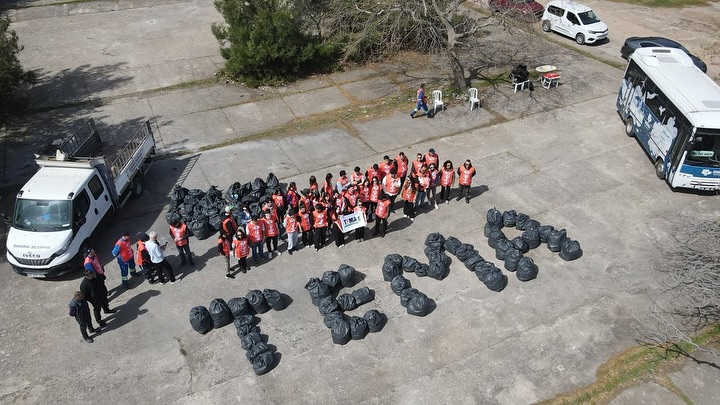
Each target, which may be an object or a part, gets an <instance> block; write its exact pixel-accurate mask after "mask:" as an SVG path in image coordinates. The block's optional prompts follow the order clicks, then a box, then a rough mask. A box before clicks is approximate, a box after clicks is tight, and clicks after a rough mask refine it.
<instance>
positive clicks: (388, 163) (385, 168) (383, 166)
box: [378, 155, 397, 181]
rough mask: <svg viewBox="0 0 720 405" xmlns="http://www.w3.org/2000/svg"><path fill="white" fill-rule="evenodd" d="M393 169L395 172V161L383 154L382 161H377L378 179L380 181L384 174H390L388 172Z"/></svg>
mask: <svg viewBox="0 0 720 405" xmlns="http://www.w3.org/2000/svg"><path fill="white" fill-rule="evenodd" d="M393 169H395V170H396V172H397V168H396V167H395V162H393V161H392V160H391V159H390V156H388V155H385V156H383V161H382V162H380V163H378V175H379V176H380V181H382V180H383V179H384V178H385V176H387V175H388V174H390V172H391V171H392V170H393Z"/></svg>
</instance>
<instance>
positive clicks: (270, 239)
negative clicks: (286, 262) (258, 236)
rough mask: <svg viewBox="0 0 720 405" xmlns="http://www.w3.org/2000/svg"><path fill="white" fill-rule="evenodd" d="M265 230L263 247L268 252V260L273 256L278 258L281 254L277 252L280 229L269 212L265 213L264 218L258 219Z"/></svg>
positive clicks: (275, 219)
mask: <svg viewBox="0 0 720 405" xmlns="http://www.w3.org/2000/svg"><path fill="white" fill-rule="evenodd" d="M260 222H262V223H263V227H264V228H265V247H266V248H267V251H268V259H270V258H271V257H272V255H273V253H274V254H275V256H280V255H281V254H282V253H281V252H278V237H279V236H280V227H279V225H278V221H277V217H276V216H275V215H273V213H272V212H271V211H270V210H266V211H265V217H264V218H261V219H260Z"/></svg>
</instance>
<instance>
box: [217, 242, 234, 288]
mask: <svg viewBox="0 0 720 405" xmlns="http://www.w3.org/2000/svg"><path fill="white" fill-rule="evenodd" d="M217 249H218V253H219V254H220V255H221V256H223V257H224V258H225V278H235V276H233V275H232V273H230V250H231V248H230V241H229V240H228V238H226V237H225V236H222V235H220V236H218V240H217Z"/></svg>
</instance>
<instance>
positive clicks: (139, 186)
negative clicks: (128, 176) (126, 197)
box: [130, 175, 144, 198]
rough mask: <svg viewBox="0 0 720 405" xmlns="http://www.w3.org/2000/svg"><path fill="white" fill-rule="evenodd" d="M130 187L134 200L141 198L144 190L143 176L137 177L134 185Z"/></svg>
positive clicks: (133, 182)
mask: <svg viewBox="0 0 720 405" xmlns="http://www.w3.org/2000/svg"><path fill="white" fill-rule="evenodd" d="M130 187H132V188H131V189H130V193H131V196H132V197H133V198H139V197H140V196H141V195H142V193H143V189H144V188H143V182H142V176H140V175H137V176H135V178H134V179H133V181H132V185H131V186H130Z"/></svg>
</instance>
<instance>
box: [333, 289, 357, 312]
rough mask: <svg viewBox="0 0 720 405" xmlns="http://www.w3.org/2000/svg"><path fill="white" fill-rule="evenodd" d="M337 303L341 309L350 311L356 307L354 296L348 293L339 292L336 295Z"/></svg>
mask: <svg viewBox="0 0 720 405" xmlns="http://www.w3.org/2000/svg"><path fill="white" fill-rule="evenodd" d="M337 303H338V305H340V308H342V310H343V311H352V310H353V309H355V308H357V307H358V304H357V302H356V301H355V297H354V296H353V295H352V294H350V293H344V294H340V295H339V296H338V297H337Z"/></svg>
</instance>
